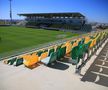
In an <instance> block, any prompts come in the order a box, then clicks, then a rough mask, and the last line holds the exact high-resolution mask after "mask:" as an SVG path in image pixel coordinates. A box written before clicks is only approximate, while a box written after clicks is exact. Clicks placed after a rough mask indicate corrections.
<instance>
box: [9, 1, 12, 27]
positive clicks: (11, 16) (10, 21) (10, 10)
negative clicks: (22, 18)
mask: <svg viewBox="0 0 108 90" xmlns="http://www.w3.org/2000/svg"><path fill="white" fill-rule="evenodd" d="M9 2H10V23H11V25H12V5H11V2H12V0H9Z"/></svg>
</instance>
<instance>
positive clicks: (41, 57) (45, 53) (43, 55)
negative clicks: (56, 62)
mask: <svg viewBox="0 0 108 90" xmlns="http://www.w3.org/2000/svg"><path fill="white" fill-rule="evenodd" d="M47 56H48V52H44V53H42V54H41V56H40V60H42V59H44V58H46V57H47Z"/></svg>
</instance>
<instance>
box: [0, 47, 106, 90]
mask: <svg viewBox="0 0 108 90" xmlns="http://www.w3.org/2000/svg"><path fill="white" fill-rule="evenodd" d="M103 47H104V46H103ZM101 49H102V48H100V49H99V50H98V52H97V54H99V52H100V51H101ZM97 54H96V55H94V56H93V57H91V59H90V60H89V61H88V63H87V65H86V66H85V67H84V68H83V69H82V71H81V73H82V74H83V75H84V74H85V73H86V72H87V70H88V68H89V67H90V66H91V64H92V63H93V62H94V60H95V58H96V57H97ZM82 78H83V76H79V75H77V74H75V66H73V65H72V64H71V63H69V62H57V63H56V64H55V65H53V66H49V67H47V66H45V65H39V66H37V67H36V68H34V69H32V70H31V69H28V68H26V67H24V66H23V65H21V66H19V67H14V66H10V65H5V64H4V63H3V62H0V90H108V87H106V86H104V85H102V84H101V85H99V84H96V83H92V82H89V81H86V82H83V81H81V79H82Z"/></svg>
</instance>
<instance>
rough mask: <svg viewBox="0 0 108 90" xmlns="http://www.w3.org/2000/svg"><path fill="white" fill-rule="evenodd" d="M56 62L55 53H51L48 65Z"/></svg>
mask: <svg viewBox="0 0 108 90" xmlns="http://www.w3.org/2000/svg"><path fill="white" fill-rule="evenodd" d="M56 60H57V53H56V52H52V53H51V55H50V60H49V63H52V62H54V61H56Z"/></svg>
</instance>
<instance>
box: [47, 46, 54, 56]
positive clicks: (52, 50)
mask: <svg viewBox="0 0 108 90" xmlns="http://www.w3.org/2000/svg"><path fill="white" fill-rule="evenodd" d="M52 52H54V48H52V49H50V50H49V53H48V56H50V54H51V53H52Z"/></svg>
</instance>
